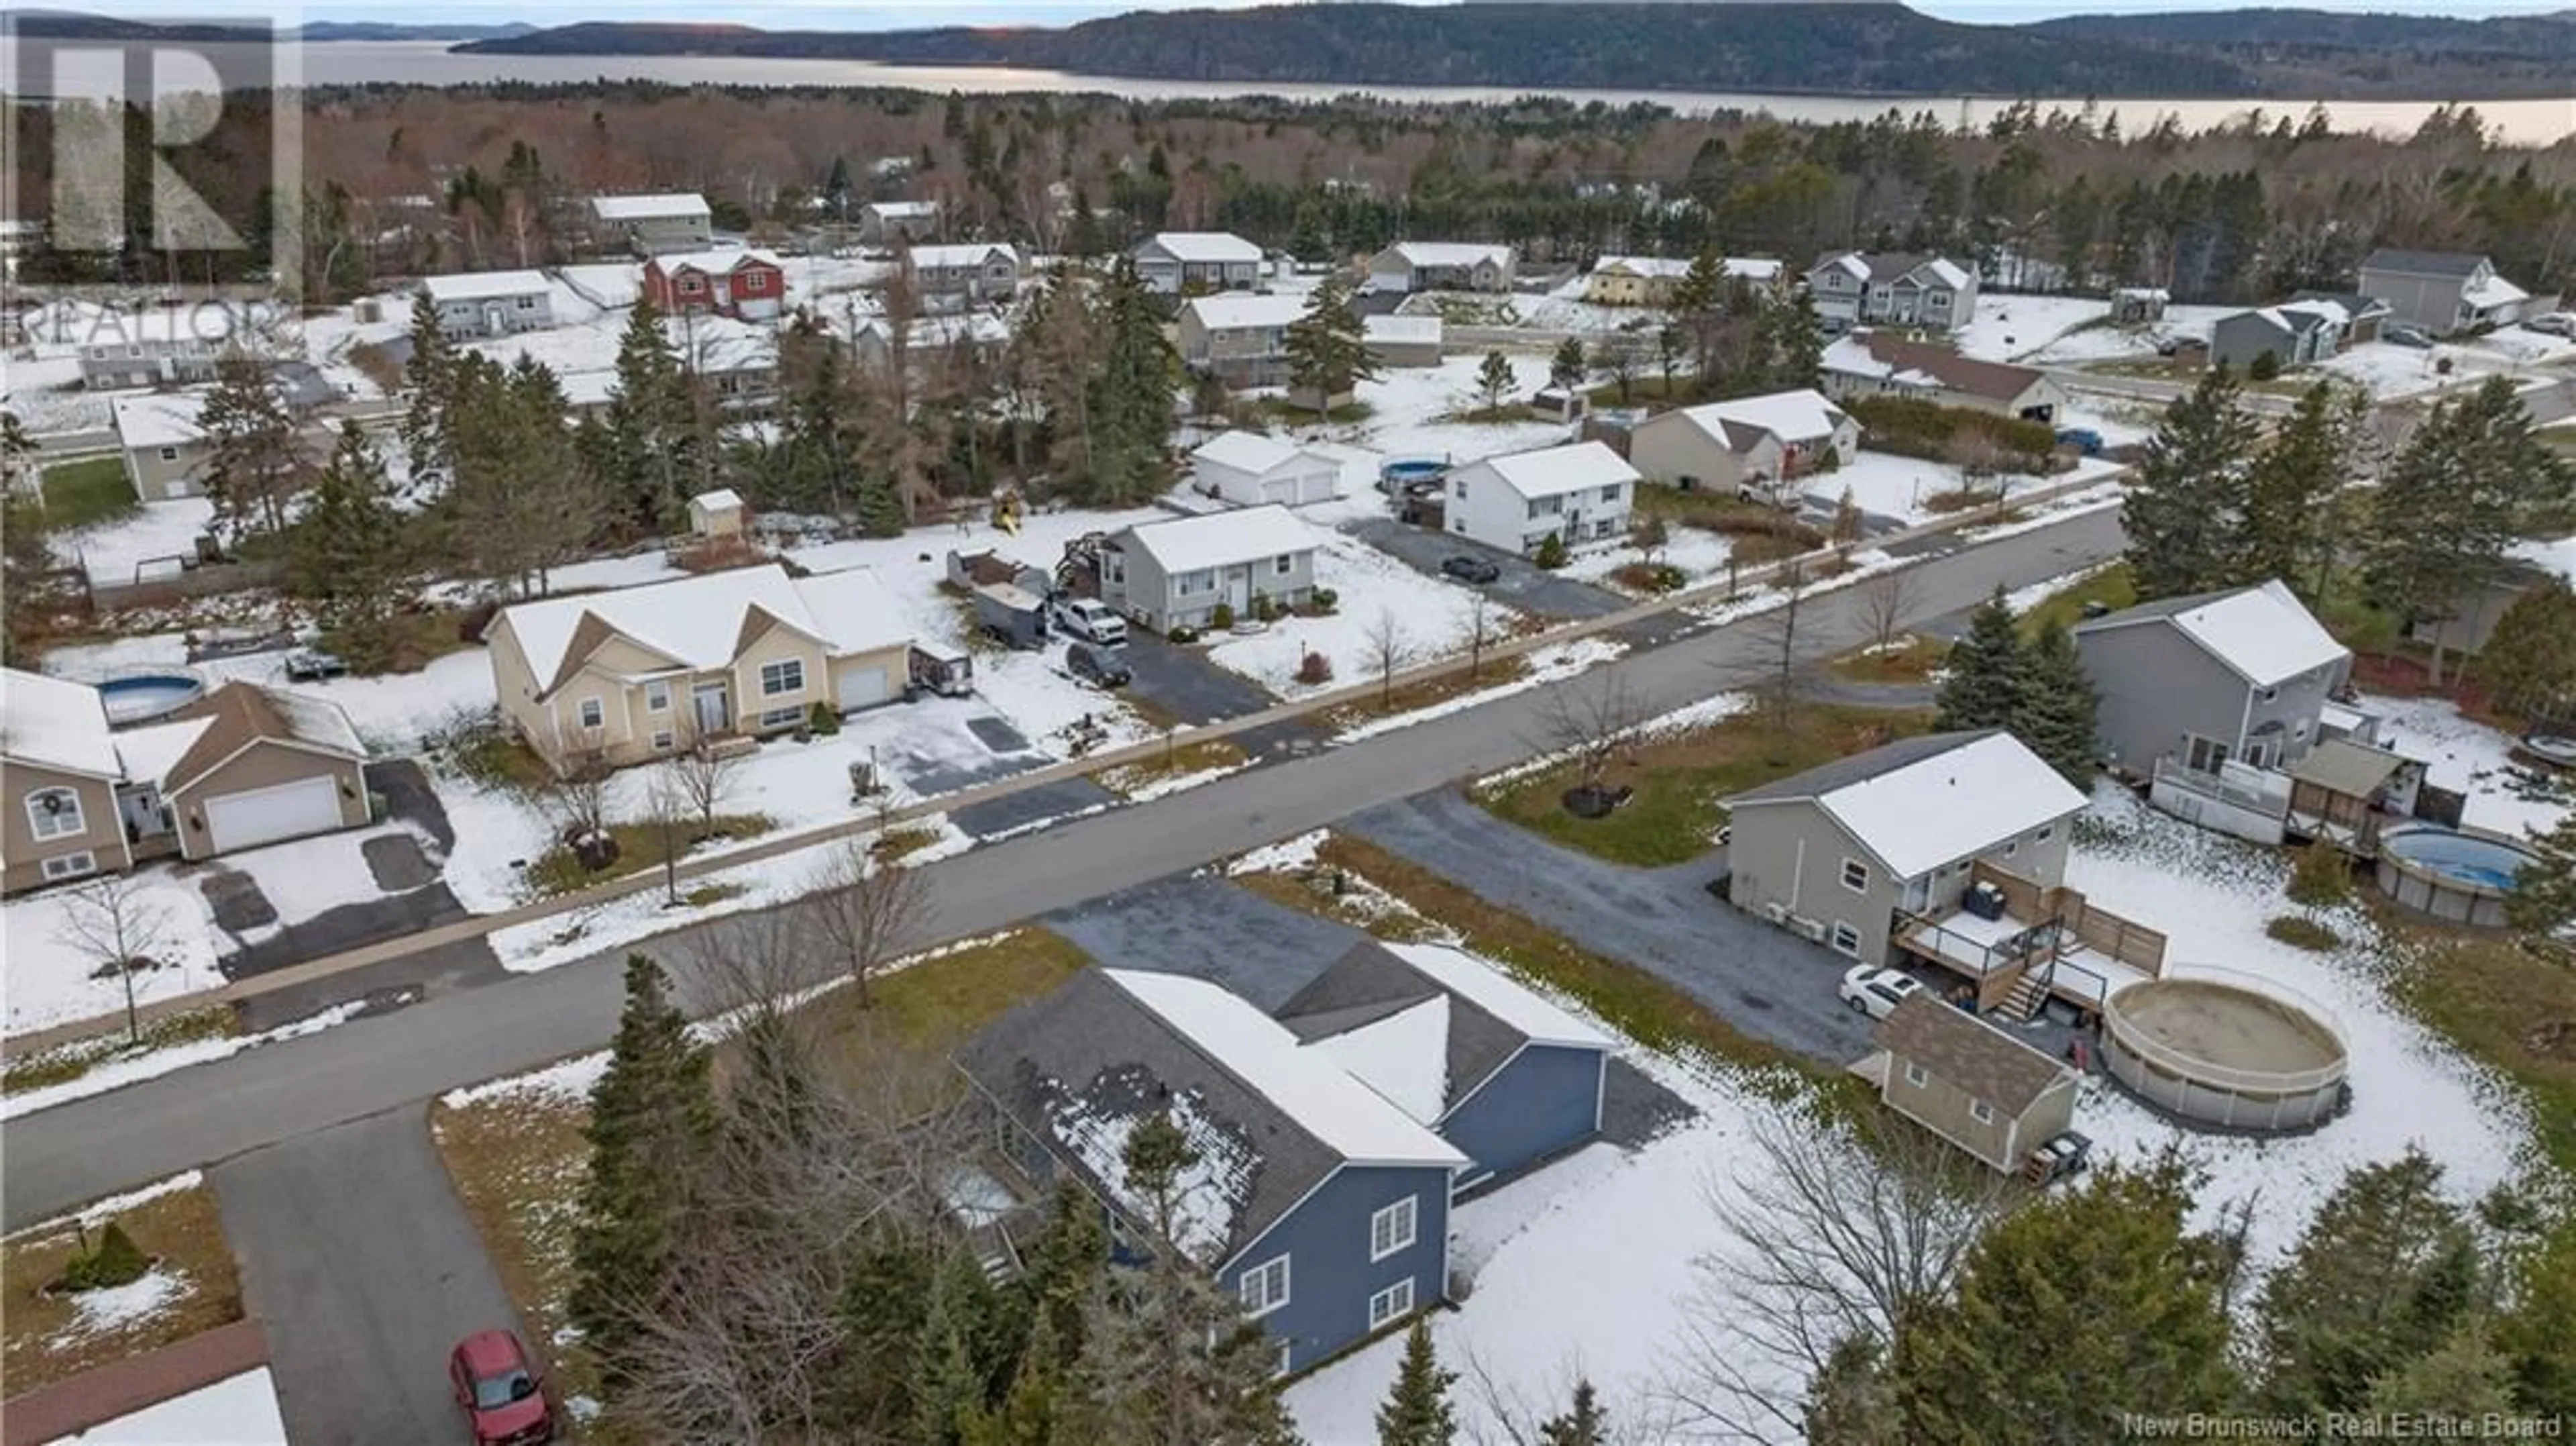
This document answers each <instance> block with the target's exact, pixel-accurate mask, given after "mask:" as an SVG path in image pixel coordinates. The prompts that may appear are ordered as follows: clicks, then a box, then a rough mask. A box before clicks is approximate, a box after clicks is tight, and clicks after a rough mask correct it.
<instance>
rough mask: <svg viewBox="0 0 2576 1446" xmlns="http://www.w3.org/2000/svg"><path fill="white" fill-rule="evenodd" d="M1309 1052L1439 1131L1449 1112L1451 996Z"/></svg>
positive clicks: (1324, 1041) (1333, 1037)
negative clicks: (1438, 1128) (1439, 1125)
mask: <svg viewBox="0 0 2576 1446" xmlns="http://www.w3.org/2000/svg"><path fill="white" fill-rule="evenodd" d="M1306 1048H1308V1049H1310V1050H1313V1051H1315V1052H1316V1053H1318V1054H1320V1055H1322V1056H1323V1057H1324V1058H1326V1059H1328V1060H1331V1061H1332V1062H1333V1064H1334V1066H1335V1067H1336V1068H1338V1069H1340V1070H1341V1071H1342V1072H1343V1073H1345V1074H1348V1075H1351V1076H1352V1077H1354V1078H1356V1079H1357V1080H1359V1082H1360V1083H1362V1084H1364V1085H1367V1086H1368V1087H1369V1088H1370V1089H1373V1090H1375V1091H1377V1092H1378V1093H1379V1094H1380V1095H1382V1096H1384V1097H1385V1099H1386V1101H1387V1103H1389V1104H1391V1105H1393V1106H1395V1107H1396V1108H1397V1109H1399V1110H1402V1111H1404V1112H1405V1114H1406V1115H1408V1116H1410V1117H1411V1118H1413V1119H1414V1120H1416V1121H1418V1122H1420V1123H1422V1124H1426V1125H1436V1124H1438V1123H1439V1122H1440V1117H1441V1116H1442V1115H1445V1114H1447V1113H1448V1112H1449V996H1447V995H1445V994H1434V995H1432V996H1431V997H1430V998H1428V999H1425V1000H1423V1001H1422V1002H1421V1003H1419V1004H1410V1005H1406V1006H1405V1007H1404V1008H1402V1009H1399V1010H1397V1011H1396V1012H1394V1013H1393V1014H1390V1015H1387V1016H1386V1017H1385V1018H1383V1019H1377V1020H1372V1021H1370V1022H1369V1023H1367V1024H1363V1025H1360V1026H1359V1027H1357V1028H1355V1029H1348V1030H1344V1031H1343V1032H1341V1033H1340V1034H1328V1035H1325V1036H1324V1037H1323V1038H1321V1039H1318V1040H1315V1041H1314V1042H1312V1043H1310V1044H1308V1045H1307V1046H1306Z"/></svg>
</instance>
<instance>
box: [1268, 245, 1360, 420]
mask: <svg viewBox="0 0 2576 1446" xmlns="http://www.w3.org/2000/svg"><path fill="white" fill-rule="evenodd" d="M1287 348H1288V379H1289V382H1290V384H1291V385H1292V386H1294V387H1295V388H1296V389H1297V390H1299V391H1301V392H1306V393H1310V394H1311V395H1312V396H1313V397H1314V399H1315V411H1316V412H1317V413H1318V414H1321V413H1324V412H1327V411H1330V410H1331V409H1332V402H1333V399H1334V398H1335V397H1338V396H1341V395H1343V394H1344V393H1346V392H1348V391H1350V389H1351V388H1352V387H1353V386H1354V385H1355V384H1357V383H1359V382H1363V381H1367V380H1370V379H1372V378H1374V377H1375V376H1376V375H1377V363H1376V362H1374V361H1372V360H1370V358H1369V354H1368V341H1367V337H1366V335H1365V333H1363V331H1362V330H1361V327H1360V316H1359V313H1358V312H1357V311H1354V310H1352V309H1351V283H1350V280H1349V278H1347V277H1345V276H1343V275H1342V274H1341V273H1340V272H1338V271H1336V272H1334V273H1332V274H1331V275H1329V276H1327V277H1325V278H1324V280H1323V282H1322V283H1321V284H1320V285H1318V286H1317V287H1316V288H1315V292H1314V296H1313V298H1312V299H1311V300H1309V301H1308V302H1307V304H1306V314H1305V315H1303V316H1300V317H1298V318H1297V319H1296V320H1295V321H1292V322H1290V323H1288V337H1287Z"/></svg>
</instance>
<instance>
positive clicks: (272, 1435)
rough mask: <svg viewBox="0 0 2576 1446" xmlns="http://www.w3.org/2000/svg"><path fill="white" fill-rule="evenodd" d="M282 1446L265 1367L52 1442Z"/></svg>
mask: <svg viewBox="0 0 2576 1446" xmlns="http://www.w3.org/2000/svg"><path fill="white" fill-rule="evenodd" d="M74 1441H77V1442H79V1443H81V1446H286V1421H285V1418H284V1417H283V1416H281V1415H280V1414H279V1413H278V1409H277V1387H276V1385H275V1384H274V1383H273V1382H271V1381H270V1380H269V1376H268V1368H267V1367H266V1366H262V1367H260V1368H259V1369H258V1370H255V1371H244V1372H242V1373H241V1374H240V1375H238V1376H227V1377H225V1378H224V1379H223V1380H220V1381H217V1382H215V1383H214V1384H213V1385H211V1386H200V1387H198V1388H197V1389H196V1390H193V1391H190V1392H188V1393H187V1394H186V1395H184V1396H173V1397H171V1398H170V1399H169V1400H167V1401H163V1402H161V1403H160V1404H159V1405H157V1406H146V1407H144V1408H143V1409H142V1410H140V1411H136V1412H134V1413H132V1414H130V1415H125V1416H119V1417H117V1418H116V1419H115V1420H113V1421H109V1422H106V1423H104V1424H102V1425H97V1426H92V1427H91V1428H89V1429H88V1430H86V1431H83V1432H81V1433H80V1434H79V1435H77V1436H66V1437H64V1438H62V1441H61V1442H57V1443H55V1446H64V1443H68V1442H74Z"/></svg>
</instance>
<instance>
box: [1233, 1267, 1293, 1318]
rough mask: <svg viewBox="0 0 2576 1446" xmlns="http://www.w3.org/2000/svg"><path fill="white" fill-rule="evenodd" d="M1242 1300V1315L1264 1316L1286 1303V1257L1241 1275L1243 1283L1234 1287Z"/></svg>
mask: <svg viewBox="0 0 2576 1446" xmlns="http://www.w3.org/2000/svg"><path fill="white" fill-rule="evenodd" d="M1235 1294H1236V1295H1238V1296H1239V1297H1241V1298H1242V1301H1243V1313H1244V1314H1245V1315H1248V1316H1254V1317H1259V1316H1265V1315H1268V1314H1270V1313H1271V1312H1272V1311H1274V1310H1277V1309H1278V1308H1279V1307H1281V1306H1283V1305H1286V1304H1287V1303H1288V1257H1287V1256H1284V1255H1282V1256H1279V1257H1277V1258H1276V1259H1272V1260H1265V1261H1263V1262H1261V1263H1260V1264H1259V1265H1256V1266H1254V1267H1252V1268H1251V1269H1250V1270H1247V1271H1245V1272H1244V1273H1243V1283H1242V1284H1241V1285H1239V1286H1236V1287H1235Z"/></svg>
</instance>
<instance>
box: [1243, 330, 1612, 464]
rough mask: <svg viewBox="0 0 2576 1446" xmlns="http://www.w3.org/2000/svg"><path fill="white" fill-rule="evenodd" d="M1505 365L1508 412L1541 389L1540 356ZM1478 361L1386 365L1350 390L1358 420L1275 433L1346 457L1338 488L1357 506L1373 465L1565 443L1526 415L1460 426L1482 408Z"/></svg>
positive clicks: (1513, 357)
mask: <svg viewBox="0 0 2576 1446" xmlns="http://www.w3.org/2000/svg"><path fill="white" fill-rule="evenodd" d="M1504 359H1505V360H1507V361H1509V362H1510V363H1511V366H1512V376H1513V384H1512V390H1511V392H1510V393H1509V394H1508V395H1507V396H1505V398H1504V402H1505V404H1506V405H1507V406H1508V405H1514V404H1518V403H1523V402H1527V401H1528V400H1529V399H1530V396H1531V395H1532V394H1533V393H1535V392H1536V391H1538V389H1539V388H1541V387H1543V386H1545V385H1546V384H1547V358H1546V357H1543V356H1530V355H1524V354H1520V353H1513V352H1506V353H1504ZM1484 362H1485V355H1484V353H1483V352H1479V351H1461V352H1459V353H1457V354H1455V355H1453V356H1451V357H1449V358H1448V359H1447V360H1446V361H1443V362H1442V363H1441V364H1440V365H1438V366H1436V367H1390V368H1388V369H1387V370H1385V371H1384V372H1382V373H1380V374H1379V375H1378V377H1377V378H1376V380H1374V381H1365V382H1362V383H1360V384H1359V386H1358V388H1357V389H1356V390H1357V395H1358V397H1359V400H1360V401H1362V402H1364V403H1366V404H1367V405H1368V407H1369V415H1368V416H1367V417H1366V418H1365V419H1363V420H1361V421H1357V422H1326V423H1322V424H1296V425H1292V426H1289V427H1286V428H1283V429H1281V430H1282V431H1283V432H1286V433H1293V434H1294V435H1295V436H1296V437H1297V438H1298V439H1299V440H1300V441H1303V442H1320V443H1328V444H1335V446H1336V447H1337V449H1338V450H1340V451H1341V452H1342V455H1343V456H1344V457H1345V459H1346V460H1345V464H1344V468H1343V473H1342V477H1343V487H1344V490H1345V492H1346V493H1348V494H1350V497H1351V498H1355V499H1361V500H1373V499H1375V498H1376V495H1377V494H1376V493H1375V491H1374V490H1373V489H1374V488H1375V487H1376V485H1377V469H1378V464H1379V463H1380V462H1383V461H1387V460H1390V459H1416V460H1441V461H1447V462H1451V463H1453V464H1464V463H1468V462H1475V461H1481V460H1482V459H1484V458H1487V457H1492V456H1497V455H1500V454H1501V453H1504V452H1521V451H1527V450H1529V449H1532V448H1536V447H1553V446H1555V445H1557V444H1558V443H1560V442H1565V441H1569V440H1572V438H1573V436H1574V429H1573V428H1571V427H1568V426H1566V425H1565V424H1564V423H1562V422H1547V421H1540V420H1537V419H1535V418H1528V417H1525V416H1516V417H1514V418H1512V419H1511V420H1508V421H1498V422H1471V421H1464V420H1461V417H1462V416H1463V414H1465V413H1468V412H1472V411H1475V410H1477V409H1478V408H1480V407H1482V406H1484V404H1485V399H1484V394H1483V390H1482V389H1481V388H1480V387H1478V386H1477V384H1476V369H1477V368H1478V367H1481V366H1483V365H1484ZM1346 500H1347V499H1346Z"/></svg>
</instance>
